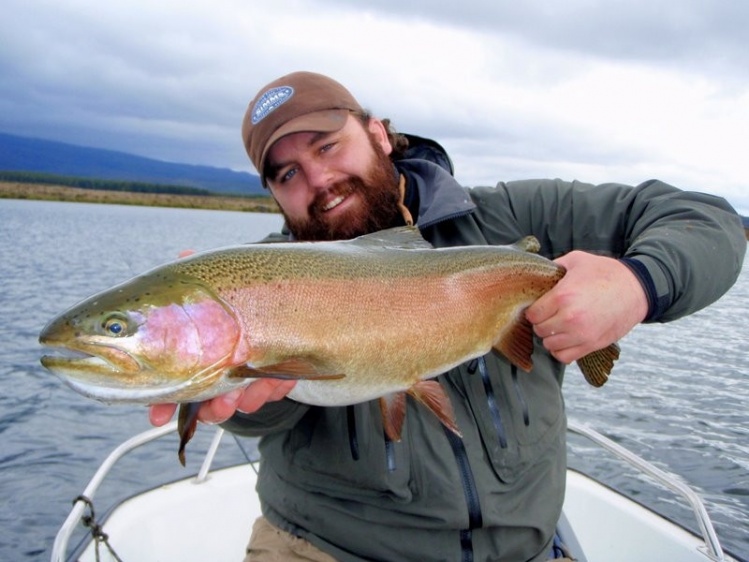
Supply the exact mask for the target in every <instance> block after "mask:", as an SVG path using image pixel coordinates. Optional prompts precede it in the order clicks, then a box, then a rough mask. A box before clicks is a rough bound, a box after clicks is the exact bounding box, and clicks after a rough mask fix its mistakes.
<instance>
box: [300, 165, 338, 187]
mask: <svg viewBox="0 0 749 562" xmlns="http://www.w3.org/2000/svg"><path fill="white" fill-rule="evenodd" d="M304 174H305V176H306V177H307V183H308V184H309V186H310V187H311V188H313V189H315V190H322V189H327V188H328V187H330V185H331V184H332V183H333V171H332V170H331V169H330V167H329V166H327V165H326V164H325V163H324V162H311V163H308V164H307V165H306V166H305V170H304Z"/></svg>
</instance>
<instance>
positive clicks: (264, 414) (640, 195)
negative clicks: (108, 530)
mask: <svg viewBox="0 0 749 562" xmlns="http://www.w3.org/2000/svg"><path fill="white" fill-rule="evenodd" d="M397 166H398V168H399V170H400V172H401V173H402V174H404V175H405V176H406V178H407V185H408V190H409V197H408V199H407V202H408V203H409V205H410V206H411V208H412V214H413V215H414V216H415V217H416V216H418V219H417V225H418V226H419V228H420V230H421V231H422V234H423V235H424V237H425V238H426V239H427V240H429V241H430V242H431V243H432V244H434V246H437V247H444V246H457V245H470V244H510V243H513V242H515V241H517V240H518V239H520V238H522V237H524V236H526V235H529V234H532V235H534V236H536V237H537V238H538V239H539V240H540V242H541V253H542V254H543V255H545V256H547V257H549V258H556V257H559V256H561V255H563V254H565V253H567V252H569V251H571V250H574V249H577V250H585V251H589V252H595V253H598V254H603V255H607V256H612V257H616V258H624V260H625V263H627V265H629V266H630V267H631V268H632V270H633V271H634V272H635V274H636V275H637V276H638V278H639V279H640V280H641V282H642V283H643V287H644V288H645V290H646V293H647V295H648V299H649V304H650V313H649V317H648V319H649V320H651V321H667V320H673V319H675V318H678V317H680V316H683V315H685V314H689V313H691V312H694V311H696V310H698V309H700V308H702V307H704V306H706V305H708V304H710V303H711V302H713V301H714V300H716V299H717V298H719V297H720V296H721V295H722V294H723V293H724V292H725V291H726V290H727V289H728V288H729V287H730V286H731V285H732V284H733V283H734V281H735V280H736V278H737V276H738V274H739V272H740V269H741V264H742V261H743V257H744V254H745V247H746V240H745V237H744V231H743V228H742V226H741V221H740V219H739V217H738V216H737V215H736V213H735V212H734V211H733V209H731V207H730V206H729V205H728V204H727V203H726V202H725V201H724V200H722V199H720V198H716V197H712V196H709V195H705V194H698V193H686V192H682V191H679V190H677V189H675V188H673V187H671V186H669V185H666V184H664V183H662V182H659V181H649V182H646V183H643V184H641V185H639V186H637V187H629V186H625V185H620V184H606V185H600V186H593V185H589V184H584V183H580V182H571V183H568V182H563V181H560V180H533V181H518V182H509V183H500V184H498V185H497V186H496V187H494V188H489V187H481V188H475V189H472V190H466V189H464V188H462V187H460V186H459V185H458V184H457V182H456V181H455V180H454V179H453V178H452V176H451V175H450V174H449V173H447V172H445V171H444V170H443V169H442V168H440V167H438V166H436V165H434V164H431V163H429V162H425V161H420V160H404V161H400V162H398V163H397ZM533 363H534V369H533V372H531V373H524V372H518V371H517V370H516V369H515V368H514V367H513V366H512V365H510V364H509V363H508V362H507V361H506V360H505V359H503V358H502V357H499V356H497V355H496V354H489V355H487V356H485V357H483V358H482V359H480V360H474V361H471V362H469V363H467V364H464V365H460V366H459V367H457V368H455V369H452V370H451V371H449V372H447V373H445V374H444V375H442V376H440V377H439V379H440V381H441V383H442V384H443V386H444V387H445V389H446V390H447V392H448V394H449V396H450V399H451V400H452V404H453V407H454V408H455V414H456V417H457V422H458V426H459V427H460V428H461V431H462V433H463V438H462V440H461V439H457V438H455V437H454V436H453V435H452V434H451V433H450V432H449V431H447V432H446V431H445V430H444V429H443V428H442V426H441V425H440V424H439V422H438V421H437V420H436V418H435V417H434V416H433V415H431V414H430V413H427V412H425V411H424V410H423V409H422V407H421V406H418V405H416V404H414V403H413V402H411V401H409V405H408V414H407V416H406V423H405V426H404V431H403V436H402V441H400V442H398V443H390V442H387V441H386V439H385V438H384V436H383V430H382V423H381V419H380V411H379V406H378V404H377V402H376V401H372V402H368V403H364V404H359V405H356V406H349V407H337V408H320V407H312V406H307V405H303V404H299V403H296V402H293V401H291V400H288V399H286V400H283V401H280V402H274V403H269V404H267V405H266V406H264V407H263V408H262V409H261V410H260V411H259V412H258V413H256V414H253V415H245V414H237V415H236V416H234V417H233V418H232V419H231V420H229V421H228V422H227V423H226V424H225V427H227V429H229V430H230V431H234V432H237V433H242V434H244V435H254V436H262V439H261V440H260V445H259V447H260V451H261V454H262V459H263V461H262V463H261V470H260V476H259V480H258V485H257V490H258V494H259V496H260V500H261V503H262V508H263V512H264V514H265V515H266V517H267V518H268V519H269V520H270V521H271V522H272V523H274V524H275V525H277V526H279V527H281V528H283V529H286V530H288V531H290V532H292V533H294V534H296V535H298V536H301V537H304V538H306V539H308V540H309V541H311V542H312V543H313V544H315V545H317V546H318V547H319V548H321V549H322V550H324V551H326V552H328V553H330V554H331V555H332V556H334V557H335V558H337V559H339V560H342V561H362V560H387V561H394V560H419V561H431V560H456V561H457V560H465V559H471V558H466V557H467V556H468V555H469V554H470V555H471V556H472V559H473V560H477V561H478V560H513V561H516V560H533V561H536V560H546V559H547V558H548V555H549V554H548V553H549V550H550V546H551V541H552V538H553V534H554V530H555V526H556V524H557V522H558V519H559V515H560V512H561V508H562V502H563V498H564V489H565V475H566V454H565V432H566V417H565V412H564V402H563V399H562V393H561V386H562V379H563V376H564V365H562V364H560V363H559V362H557V361H556V360H554V359H553V358H552V357H551V356H550V355H549V354H548V353H547V352H546V351H545V350H544V348H543V347H542V345H541V344H540V342H537V343H536V346H535V351H534V355H533Z"/></svg>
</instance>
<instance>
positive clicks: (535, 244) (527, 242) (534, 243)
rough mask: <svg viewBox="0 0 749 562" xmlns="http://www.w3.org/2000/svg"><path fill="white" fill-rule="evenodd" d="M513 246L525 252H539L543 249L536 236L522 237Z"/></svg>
mask: <svg viewBox="0 0 749 562" xmlns="http://www.w3.org/2000/svg"><path fill="white" fill-rule="evenodd" d="M512 246H513V248H517V249H518V250H522V251H523V252H531V253H532V254H537V253H538V252H539V251H540V250H541V243H540V242H539V241H538V238H536V237H535V236H526V237H525V238H521V239H520V240H518V241H517V242H515V243H514V244H513V245H512Z"/></svg>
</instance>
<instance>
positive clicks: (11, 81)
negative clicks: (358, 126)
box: [0, 0, 749, 215]
mask: <svg viewBox="0 0 749 562" xmlns="http://www.w3.org/2000/svg"><path fill="white" fill-rule="evenodd" d="M3 19H4V25H3V26H2V27H3V29H2V31H0V44H2V48H1V49H0V132H5V133H12V134H19V135H24V136H32V137H39V138H45V139H51V140H59V141H63V142H69V143H73V144H80V145H84V146H94V147H98V148H106V149H113V150H121V151H125V152H130V153H133V154H138V155H142V156H147V157H151V158H156V159H160V160H167V161H171V162H181V163H189V164H202V165H210V166H218V167H228V168H232V169H235V170H244V171H250V172H254V170H253V169H252V165H251V163H250V162H249V159H248V158H247V155H246V154H245V152H244V147H243V145H242V142H241V138H240V126H241V121H242V117H243V115H244V112H245V110H246V108H247V104H248V102H249V101H250V99H252V97H253V96H254V95H255V93H256V92H257V91H258V89H259V88H261V87H262V86H263V85H265V84H266V83H268V82H270V81H272V80H274V79H275V78H277V77H279V76H282V75H284V74H287V73H289V72H293V71H296V70H311V71H315V72H321V73H324V74H327V75H329V76H331V77H333V78H335V79H336V80H338V81H339V82H341V83H343V84H344V85H345V86H346V87H347V88H348V89H349V90H350V91H351V92H352V93H353V94H354V95H355V96H356V98H357V99H358V100H359V102H360V103H361V104H362V105H363V106H364V107H366V108H367V109H369V110H370V111H371V112H372V113H373V114H374V115H376V116H378V117H383V118H384V117H389V118H390V119H391V120H392V122H393V124H394V125H395V127H396V128H397V129H398V130H400V131H403V132H410V133H414V134H417V135H421V136H428V137H431V138H434V139H435V140H437V141H439V142H440V143H441V144H442V145H443V146H444V147H445V148H446V149H447V150H448V152H449V153H450V156H451V158H452V160H453V162H454V164H455V168H456V177H457V178H458V180H459V181H460V182H461V183H462V184H464V185H468V186H474V185H493V184H495V183H496V182H497V181H510V180H515V179H529V178H562V179H564V180H573V179H578V180H582V181H588V182H592V183H603V182H609V181H615V182H623V183H628V184H637V183H640V182H642V181H645V180H648V179H651V178H658V179H661V180H663V181H666V182H668V183H671V184H673V185H676V186H677V187H681V188H683V189H689V190H695V191H703V192H707V193H713V194H716V195H720V196H723V197H725V198H727V199H728V200H729V202H731V203H732V204H733V205H734V206H735V207H736V208H737V209H738V210H739V211H740V212H742V213H743V214H745V215H749V186H747V181H746V179H745V178H746V177H747V172H746V171H745V169H744V168H745V163H746V161H747V160H749V39H747V38H746V37H747V35H746V29H747V27H748V26H749V2H746V1H745V0H719V1H709V0H599V1H597V2H594V1H591V0H565V1H564V2H561V1H559V0H526V1H523V2H518V1H516V0H463V1H459V2H456V1H455V0H449V1H447V0H414V1H410V2H409V1H407V0H370V1H368V2H360V1H357V2H353V1H346V0H273V1H272V2H268V1H266V2H260V1H257V0H210V1H207V0H204V1H201V0H197V1H194V2H184V1H172V0H110V1H108V2H100V1H99V0H5V1H4V3H3Z"/></svg>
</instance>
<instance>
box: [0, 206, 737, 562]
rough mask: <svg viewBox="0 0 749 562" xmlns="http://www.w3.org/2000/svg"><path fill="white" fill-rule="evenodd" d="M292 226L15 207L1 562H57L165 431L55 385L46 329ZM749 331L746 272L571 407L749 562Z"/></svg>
mask: <svg viewBox="0 0 749 562" xmlns="http://www.w3.org/2000/svg"><path fill="white" fill-rule="evenodd" d="M280 223H281V219H280V217H279V216H277V215H259V214H245V213H231V212H219V211H200V210H184V209H157V208H148V207H124V206H114V205H86V204H71V203H50V202H35V201H14V200H0V274H1V275H0V279H2V291H0V310H2V320H3V321H2V322H0V336H1V337H0V341H1V342H2V343H1V344H0V385H1V388H2V392H0V497H1V498H2V500H3V501H2V505H0V560H8V561H11V560H13V561H15V560H18V561H27V560H48V559H49V556H50V552H51V546H52V542H53V539H54V535H55V533H56V532H57V529H58V527H59V526H60V524H61V523H62V521H63V520H64V519H65V517H66V516H67V513H68V512H69V510H70V507H71V502H72V500H73V498H75V497H76V496H77V495H78V494H79V493H80V492H81V491H82V490H83V488H84V487H85V485H86V483H87V482H88V480H89V479H90V478H91V476H92V475H93V472H94V470H95V468H96V467H97V466H98V465H99V463H100V462H101V461H102V460H103V459H104V457H105V456H106V455H107V454H108V453H109V452H110V451H111V449H112V448H114V447H115V446H116V445H117V444H118V443H120V442H121V441H122V440H124V439H126V438H127V437H130V436H131V435H133V434H134V433H136V432H138V431H142V430H145V429H148V428H150V427H151V426H150V425H149V424H148V420H147V417H146V409H145V408H144V407H138V406H126V405H120V406H107V405H104V404H100V403H98V402H95V401H93V400H89V399H86V398H83V397H82V396H79V395H78V394H77V393H75V392H73V391H71V390H69V389H68V388H67V387H65V386H64V385H63V384H62V383H61V382H60V381H59V380H57V379H56V378H55V377H54V376H52V375H51V374H49V373H48V372H46V371H45V370H44V369H43V368H42V367H41V366H40V365H39V357H40V356H41V353H42V352H41V349H40V348H39V346H38V344H37V336H38V334H39V331H40V330H41V328H42V326H43V325H44V324H45V323H46V322H47V321H48V320H49V319H51V318H52V317H53V316H55V315H56V314H58V313H59V312H61V311H62V310H63V309H65V308H67V307H68V306H70V305H72V304H74V303H75V302H77V301H79V300H81V299H82V298H85V297H87V296H89V295H90V294H92V293H94V292H96V291H99V290H102V289H105V288H107V287H110V286H112V285H113V284H115V283H118V282H120V281H123V280H125V279H127V278H129V277H131V276H133V275H135V274H137V273H141V272H142V271H144V270H146V269H148V268H151V267H153V266H155V265H158V264H160V263H164V262H167V261H171V260H172V259H173V258H174V257H175V256H177V254H178V253H179V251H181V250H183V249H187V248H191V249H195V250H204V249H209V248H215V247H218V246H223V245H228V244H235V243H243V242H250V241H255V240H257V239H259V238H261V237H262V236H263V235H264V234H265V233H267V232H269V231H271V230H277V229H278V227H279V226H280ZM748 317H749V272H747V268H746V267H745V270H744V272H743V273H742V277H741V278H740V279H739V282H738V283H737V284H736V286H735V287H734V288H733V289H732V290H731V291H730V292H729V293H728V294H727V295H726V296H725V297H723V298H722V299H721V300H720V301H718V303H716V304H715V305H713V306H712V307H710V308H709V309H707V310H704V311H701V312H699V313H697V314H695V315H693V316H691V317H689V318H686V319H683V320H680V321H678V322H675V323H672V324H669V325H664V326H661V325H656V326H641V327H638V328H637V329H636V330H635V331H634V332H633V333H632V334H630V335H629V336H627V338H625V339H624V341H622V342H621V345H622V358H621V359H620V361H619V362H618V363H617V365H616V368H615V370H614V374H613V375H612V378H611V380H610V381H609V382H608V384H606V385H605V386H604V387H603V388H602V389H593V388H591V387H589V386H588V385H587V383H585V382H584V381H583V380H582V376H581V375H580V374H579V372H578V371H577V370H576V369H575V368H572V369H570V371H569V373H568V377H567V381H566V382H565V397H566V401H567V407H568V410H569V412H570V417H571V418H574V419H575V420H578V421H582V422H585V423H586V424H589V425H591V426H593V427H594V428H597V429H599V430H600V431H602V432H603V433H605V434H606V435H608V436H610V437H612V438H613V439H615V440H616V441H618V442H619V443H621V444H622V445H624V446H625V447H627V448H629V449H631V450H633V451H635V452H637V453H638V454H640V455H641V456H643V457H645V458H646V459H647V460H650V461H651V462H653V463H655V464H656V465H657V466H659V467H661V468H663V469H665V470H667V471H669V472H672V473H677V474H679V475H681V477H682V479H683V480H684V481H685V482H686V483H688V484H689V485H690V486H692V487H693V488H694V489H695V490H697V491H698V492H699V493H700V494H701V496H702V497H703V499H704V500H705V502H706V504H707V508H708V511H709V512H710V515H711V517H712V518H713V522H714V523H715V525H716V529H717V532H718V535H719V537H720V539H721V542H722V543H723V546H724V548H727V549H729V550H731V551H732V552H734V553H735V554H737V555H739V556H741V557H743V558H748V559H749V530H748V529H749V408H748V407H747V404H749V378H748V376H749V366H748V360H749V349H748V348H749V346H748V345H747V330H746V320H747V318H748ZM209 436H210V435H209V433H208V432H206V431H202V432H198V437H197V438H196V443H194V444H191V446H193V448H194V449H195V450H199V449H200V447H201V440H202V442H203V443H204V442H205V441H206V440H207V439H208V438H209ZM174 446H175V444H174V443H172V442H169V443H168V444H166V445H163V446H162V445H153V446H149V447H148V448H146V449H144V450H143V451H142V452H139V453H138V454H136V455H133V456H132V457H126V459H125V460H124V461H123V464H122V465H121V466H119V467H118V468H117V469H116V470H115V471H114V473H113V474H112V478H113V481H108V482H110V485H109V486H107V487H104V488H102V490H101V491H100V492H99V493H98V494H97V498H96V499H97V506H98V510H99V512H103V509H104V507H106V505H107V502H109V501H113V500H116V499H119V498H122V497H126V496H127V495H129V494H131V493H132V492H133V491H135V490H138V489H141V488H144V487H148V486H152V485H155V484H157V483H158V482H159V481H161V479H162V478H166V479H169V480H172V479H177V478H180V477H183V476H184V475H185V472H184V469H182V468H181V467H180V466H179V464H178V463H177V462H176V459H175V452H174ZM571 449H572V451H573V452H574V453H575V454H574V456H575V460H574V462H573V463H572V464H573V465H575V466H579V467H581V468H584V469H585V470H587V471H590V472H592V473H594V474H595V475H597V476H599V477H601V478H602V479H604V480H606V481H607V482H609V483H611V484H612V485H613V486H615V487H617V488H619V489H622V490H625V491H627V492H628V493H630V494H633V495H635V496H636V497H637V498H638V499H639V500H640V501H643V502H645V503H647V504H650V505H654V506H655V507H657V508H658V509H659V510H661V511H662V512H665V513H666V514H667V515H669V516H670V517H672V518H675V519H677V520H679V521H682V522H684V523H685V524H688V525H689V526H691V527H692V528H694V524H691V523H690V521H691V517H690V514H689V511H688V510H687V509H686V508H685V507H684V506H683V505H682V504H681V502H679V501H674V500H673V499H672V498H671V496H670V494H668V493H666V492H663V491H662V490H660V489H659V488H657V487H655V486H652V485H651V484H650V483H649V482H648V481H646V480H643V478H641V477H637V476H635V475H633V473H632V471H630V470H628V469H627V468H624V467H622V466H621V465H619V464H617V463H615V462H613V461H610V460H609V459H608V457H607V456H606V455H604V454H602V453H600V451H597V450H595V449H594V448H592V447H590V446H588V445H587V444H586V443H585V442H583V441H580V440H577V439H574V440H572V441H571ZM188 454H189V451H188ZM228 454H229V455H231V453H228ZM189 460H190V459H189V458H188V462H189ZM241 460H242V459H241V458H232V457H231V456H229V457H226V458H221V459H220V462H221V463H222V464H231V463H234V462H239V461H241ZM112 482H113V483H114V484H112ZM196 516H197V517H200V516H204V514H199V513H196ZM240 548H241V547H240Z"/></svg>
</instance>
